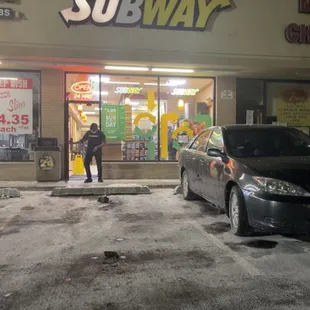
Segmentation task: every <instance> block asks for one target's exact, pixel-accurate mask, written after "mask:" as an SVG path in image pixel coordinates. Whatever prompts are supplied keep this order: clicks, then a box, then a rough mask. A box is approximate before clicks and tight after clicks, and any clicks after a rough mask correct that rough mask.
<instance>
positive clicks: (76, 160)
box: [68, 103, 100, 180]
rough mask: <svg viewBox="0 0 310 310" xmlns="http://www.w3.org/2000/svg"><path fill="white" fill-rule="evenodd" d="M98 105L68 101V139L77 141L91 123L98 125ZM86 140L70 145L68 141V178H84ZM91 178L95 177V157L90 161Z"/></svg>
mask: <svg viewBox="0 0 310 310" xmlns="http://www.w3.org/2000/svg"><path fill="white" fill-rule="evenodd" d="M99 118H100V106H99V104H98V103H91V104H90V103H87V104H85V103H69V122H68V136H69V141H73V142H75V141H79V140H80V139H81V138H82V137H83V136H84V135H85V133H86V132H87V131H88V130H89V127H90V125H91V124H92V123H96V124H98V125H99ZM86 148H87V142H85V143H84V144H82V143H81V144H75V145H72V144H71V143H69V178H70V180H79V179H84V178H85V171H84V165H83V158H84V155H85V152H86ZM91 172H92V176H93V178H97V166H96V162H95V158H93V161H92V163H91Z"/></svg>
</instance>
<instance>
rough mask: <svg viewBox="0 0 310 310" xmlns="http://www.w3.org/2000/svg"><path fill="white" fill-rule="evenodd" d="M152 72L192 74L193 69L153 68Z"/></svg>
mask: <svg viewBox="0 0 310 310" xmlns="http://www.w3.org/2000/svg"><path fill="white" fill-rule="evenodd" d="M152 71H153V72H171V73H193V72H195V71H194V70H193V69H172V68H170V69H169V68H153V69H152Z"/></svg>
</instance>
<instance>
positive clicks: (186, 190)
mask: <svg viewBox="0 0 310 310" xmlns="http://www.w3.org/2000/svg"><path fill="white" fill-rule="evenodd" d="M181 185H182V195H183V198H184V199H185V200H193V199H195V198H196V195H195V194H194V193H193V192H192V190H191V189H190V186H189V178H188V174H187V172H186V170H185V171H183V173H182V182H181Z"/></svg>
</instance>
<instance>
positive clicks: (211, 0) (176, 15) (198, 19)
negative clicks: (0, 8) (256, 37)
mask: <svg viewBox="0 0 310 310" xmlns="http://www.w3.org/2000/svg"><path fill="white" fill-rule="evenodd" d="M231 7H232V4H231V0H208V1H207V0H74V1H73V6H72V7H71V8H67V9H64V10H62V11H60V12H59V14H60V16H61V18H62V19H63V21H64V22H65V24H66V26H67V27H68V28H69V27H70V26H71V25H82V24H86V23H88V22H91V23H92V24H94V25H96V26H109V25H114V26H119V27H136V26H139V27H141V28H157V29H176V30H192V31H204V30H205V29H206V27H207V25H208V22H209V20H210V17H211V15H212V14H213V13H214V12H220V11H223V10H227V9H229V8H231Z"/></svg>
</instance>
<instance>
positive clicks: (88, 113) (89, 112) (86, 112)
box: [84, 111, 96, 115]
mask: <svg viewBox="0 0 310 310" xmlns="http://www.w3.org/2000/svg"><path fill="white" fill-rule="evenodd" d="M84 113H85V114H86V115H95V114H96V112H92V111H85V112H84Z"/></svg>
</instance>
